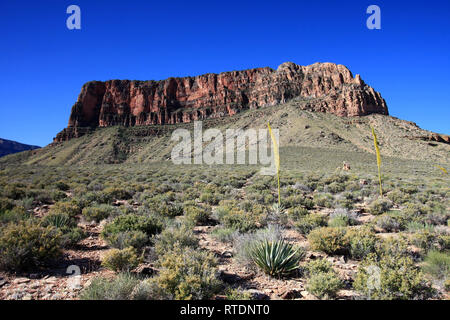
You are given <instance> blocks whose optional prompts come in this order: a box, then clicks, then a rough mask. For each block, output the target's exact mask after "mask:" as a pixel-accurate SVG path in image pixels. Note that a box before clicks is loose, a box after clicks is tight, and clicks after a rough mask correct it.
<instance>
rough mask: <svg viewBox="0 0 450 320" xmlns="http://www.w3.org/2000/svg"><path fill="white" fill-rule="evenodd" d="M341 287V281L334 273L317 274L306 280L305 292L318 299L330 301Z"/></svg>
mask: <svg viewBox="0 0 450 320" xmlns="http://www.w3.org/2000/svg"><path fill="white" fill-rule="evenodd" d="M342 286H343V283H342V280H341V279H339V277H338V276H337V275H336V273H335V272H333V271H329V272H318V273H315V274H313V275H312V276H311V277H310V278H309V279H308V281H307V283H306V290H307V291H308V292H309V293H311V294H313V295H315V296H316V297H318V298H320V299H331V298H334V297H335V296H336V293H337V292H338V291H339V289H341V288H342Z"/></svg>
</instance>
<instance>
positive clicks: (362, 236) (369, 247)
mask: <svg viewBox="0 0 450 320" xmlns="http://www.w3.org/2000/svg"><path fill="white" fill-rule="evenodd" d="M345 237H346V238H347V241H348V243H349V253H350V256H351V257H352V258H354V259H363V258H364V257H366V256H367V255H368V254H369V253H372V252H374V251H375V244H376V243H377V237H376V235H375V233H374V232H373V231H371V230H370V229H368V228H352V229H349V230H348V231H347V233H346V235H345Z"/></svg>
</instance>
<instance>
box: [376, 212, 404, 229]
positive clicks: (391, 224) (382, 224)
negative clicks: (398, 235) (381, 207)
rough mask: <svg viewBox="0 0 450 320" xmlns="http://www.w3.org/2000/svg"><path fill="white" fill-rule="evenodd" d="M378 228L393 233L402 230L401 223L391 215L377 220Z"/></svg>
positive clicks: (382, 216)
mask: <svg viewBox="0 0 450 320" xmlns="http://www.w3.org/2000/svg"><path fill="white" fill-rule="evenodd" d="M375 223H376V226H377V227H379V228H381V229H383V230H384V231H386V232H393V231H398V230H400V223H399V222H398V221H397V220H396V219H395V218H393V217H392V216H390V215H386V214H384V215H381V216H379V217H377V219H376V220H375Z"/></svg>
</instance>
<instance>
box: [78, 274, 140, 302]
mask: <svg viewBox="0 0 450 320" xmlns="http://www.w3.org/2000/svg"><path fill="white" fill-rule="evenodd" d="M139 283H140V280H139V279H138V278H137V277H135V276H133V275H131V274H129V273H121V274H119V275H118V276H117V277H115V278H113V279H107V278H102V277H96V278H94V279H93V280H92V282H91V284H90V285H89V286H88V287H87V288H85V289H83V290H82V291H81V293H80V296H79V297H80V299H81V300H129V299H130V298H131V296H132V292H133V290H134V288H135V287H136V286H137V285H138V284H139Z"/></svg>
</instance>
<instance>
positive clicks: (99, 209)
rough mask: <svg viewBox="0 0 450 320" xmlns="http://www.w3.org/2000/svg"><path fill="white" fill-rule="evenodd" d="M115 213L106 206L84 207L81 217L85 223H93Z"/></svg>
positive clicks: (113, 208) (112, 208)
mask: <svg viewBox="0 0 450 320" xmlns="http://www.w3.org/2000/svg"><path fill="white" fill-rule="evenodd" d="M116 212H117V209H116V208H115V207H113V206H110V205H108V204H99V205H95V206H91V207H86V208H84V209H83V211H82V213H83V217H84V218H85V219H86V220H87V221H95V222H100V221H102V220H104V219H106V218H108V217H109V216H110V215H112V214H113V213H116Z"/></svg>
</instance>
